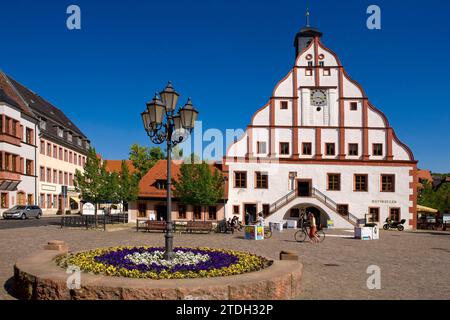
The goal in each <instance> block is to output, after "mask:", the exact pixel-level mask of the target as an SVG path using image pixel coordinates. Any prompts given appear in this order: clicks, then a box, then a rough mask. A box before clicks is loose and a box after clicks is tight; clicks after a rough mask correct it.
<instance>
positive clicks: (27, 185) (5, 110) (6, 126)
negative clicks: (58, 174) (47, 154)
mask: <svg viewBox="0 0 450 320" xmlns="http://www.w3.org/2000/svg"><path fill="white" fill-rule="evenodd" d="M0 115H1V117H0V121H2V123H1V132H0V152H1V169H0V181H1V190H0V193H1V205H0V214H1V213H3V212H4V211H5V210H7V209H10V208H12V207H14V206H15V205H18V204H31V205H34V204H35V201H36V200H35V199H36V189H37V181H36V175H35V172H36V146H35V141H36V136H37V134H36V130H37V127H36V125H35V121H33V119H32V118H31V117H29V116H25V115H24V114H23V112H22V110H20V108H19V107H16V106H13V105H10V104H8V103H5V102H0ZM12 126H14V127H15V129H14V130H12ZM27 130H29V136H28V138H30V136H31V139H32V140H31V141H27ZM13 162H15V163H13ZM9 183H18V184H17V187H13V188H8V185H9ZM11 189H12V190H11Z"/></svg>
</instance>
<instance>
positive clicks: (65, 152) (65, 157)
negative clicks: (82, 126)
mask: <svg viewBox="0 0 450 320" xmlns="http://www.w3.org/2000/svg"><path fill="white" fill-rule="evenodd" d="M67 155H68V152H67V150H66V149H64V161H66V162H67V161H68V156H67Z"/></svg>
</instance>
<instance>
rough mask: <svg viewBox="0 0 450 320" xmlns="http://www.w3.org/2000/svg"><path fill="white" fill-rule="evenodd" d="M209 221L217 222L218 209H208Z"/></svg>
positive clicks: (210, 207)
mask: <svg viewBox="0 0 450 320" xmlns="http://www.w3.org/2000/svg"><path fill="white" fill-rule="evenodd" d="M208 219H209V220H217V207H216V206H209V207H208Z"/></svg>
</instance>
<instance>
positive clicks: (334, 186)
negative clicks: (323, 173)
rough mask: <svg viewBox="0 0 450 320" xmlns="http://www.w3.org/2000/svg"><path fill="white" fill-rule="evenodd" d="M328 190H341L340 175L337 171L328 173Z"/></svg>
mask: <svg viewBox="0 0 450 320" xmlns="http://www.w3.org/2000/svg"><path fill="white" fill-rule="evenodd" d="M328 190H329V191H339V190H341V175H340V174H338V173H329V174H328Z"/></svg>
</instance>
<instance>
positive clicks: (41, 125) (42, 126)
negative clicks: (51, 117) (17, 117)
mask: <svg viewBox="0 0 450 320" xmlns="http://www.w3.org/2000/svg"><path fill="white" fill-rule="evenodd" d="M39 128H40V129H41V130H47V119H44V118H41V120H40V121H39Z"/></svg>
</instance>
